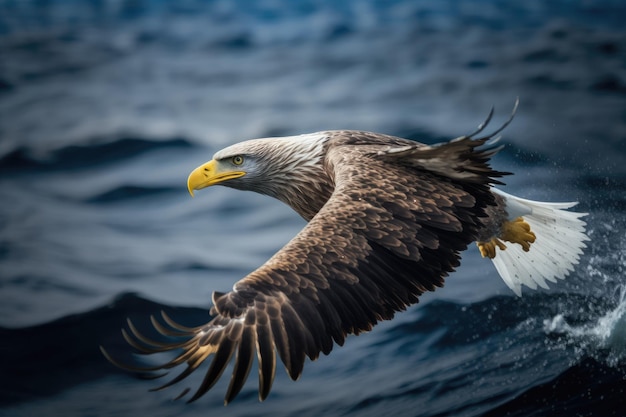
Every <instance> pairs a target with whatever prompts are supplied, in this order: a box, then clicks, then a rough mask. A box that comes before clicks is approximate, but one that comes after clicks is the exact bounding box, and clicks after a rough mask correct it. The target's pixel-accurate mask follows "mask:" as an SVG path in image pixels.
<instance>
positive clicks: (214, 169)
mask: <svg viewBox="0 0 626 417" xmlns="http://www.w3.org/2000/svg"><path fill="white" fill-rule="evenodd" d="M244 175H246V173H245V172H243V171H220V166H219V163H218V162H217V161H216V160H215V159H213V160H211V161H209V162H207V163H206V164H203V165H200V166H199V167H198V168H196V169H194V170H193V171H191V174H189V178H187V190H189V194H191V196H192V197H193V192H194V191H195V190H201V189H203V188H206V187H210V186H211V185H215V184H219V183H221V182H224V181H227V180H232V179H233V178H239V177H243V176H244Z"/></svg>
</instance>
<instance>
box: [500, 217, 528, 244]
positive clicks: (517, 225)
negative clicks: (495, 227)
mask: <svg viewBox="0 0 626 417" xmlns="http://www.w3.org/2000/svg"><path fill="white" fill-rule="evenodd" d="M501 230H502V234H501V235H500V237H501V238H502V239H504V240H506V241H507V242H511V243H518V244H520V245H521V246H522V249H524V252H528V251H529V250H530V244H531V243H533V242H534V241H535V239H537V236H535V234H534V233H533V232H532V231H531V230H530V225H529V224H528V223H526V222H525V221H524V219H522V218H521V217H518V218H516V219H515V220H512V221H507V222H504V224H503V225H502V229H501Z"/></svg>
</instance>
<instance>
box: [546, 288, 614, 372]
mask: <svg viewBox="0 0 626 417" xmlns="http://www.w3.org/2000/svg"><path fill="white" fill-rule="evenodd" d="M616 293H618V294H619V295H618V301H617V304H616V306H615V307H614V308H612V309H610V310H609V311H607V312H606V313H605V314H604V315H602V316H601V317H599V318H598V319H596V320H594V321H592V322H591V323H587V324H583V325H571V324H569V323H568V322H567V321H566V319H565V315H564V314H562V313H560V314H557V315H556V316H554V317H553V318H552V319H546V320H544V323H543V324H544V331H545V332H546V333H547V334H549V335H565V336H566V337H567V338H568V341H569V342H572V343H573V344H574V345H575V346H577V347H578V349H579V350H580V353H584V354H591V355H592V356H594V357H596V359H600V360H603V361H604V362H606V363H607V364H608V365H609V366H612V367H615V366H620V365H626V285H621V286H620V287H618V288H617V290H616Z"/></svg>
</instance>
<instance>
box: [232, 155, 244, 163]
mask: <svg viewBox="0 0 626 417" xmlns="http://www.w3.org/2000/svg"><path fill="white" fill-rule="evenodd" d="M231 161H232V163H233V164H235V165H241V164H243V156H241V155H235V156H233V157H232V158H231Z"/></svg>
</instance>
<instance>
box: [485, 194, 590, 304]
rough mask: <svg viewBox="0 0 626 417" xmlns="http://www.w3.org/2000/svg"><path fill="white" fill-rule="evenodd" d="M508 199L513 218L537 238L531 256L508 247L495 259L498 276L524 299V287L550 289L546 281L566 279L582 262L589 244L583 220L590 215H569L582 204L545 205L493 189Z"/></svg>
mask: <svg viewBox="0 0 626 417" xmlns="http://www.w3.org/2000/svg"><path fill="white" fill-rule="evenodd" d="M492 191H493V192H494V193H496V194H499V195H501V196H502V197H503V198H504V201H505V202H506V206H507V212H508V214H509V218H510V219H513V218H516V217H520V216H521V217H523V218H524V220H525V221H526V222H527V223H528V224H529V225H530V228H531V230H532V231H533V232H534V233H535V235H536V236H537V239H536V240H535V242H534V243H533V244H532V245H531V247H530V250H529V251H528V252H524V251H523V250H522V248H521V246H520V245H518V244H512V243H509V244H507V248H506V250H503V251H498V254H497V255H496V257H495V258H493V259H492V261H493V264H494V265H495V267H496V269H497V270H498V273H499V274H500V276H501V277H502V279H503V280H504V282H505V283H506V285H508V286H509V288H511V289H512V290H513V292H515V294H517V295H518V296H521V295H522V285H526V286H527V287H529V288H531V289H533V290H534V289H536V288H537V286H539V287H542V288H548V284H547V283H546V281H550V282H556V280H557V279H563V278H565V277H566V276H567V275H568V274H569V273H570V272H571V271H573V270H574V265H576V264H578V262H579V261H580V256H581V255H582V253H583V248H585V246H586V245H585V241H587V240H589V238H588V237H587V235H586V234H585V225H586V223H585V222H584V221H583V220H581V217H583V216H586V215H587V213H576V212H572V211H565V209H568V208H570V207H573V206H575V205H576V204H578V203H544V202H539V201H532V200H526V199H523V198H519V197H515V196H513V195H510V194H507V193H505V192H503V191H500V190H497V189H495V188H492Z"/></svg>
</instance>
